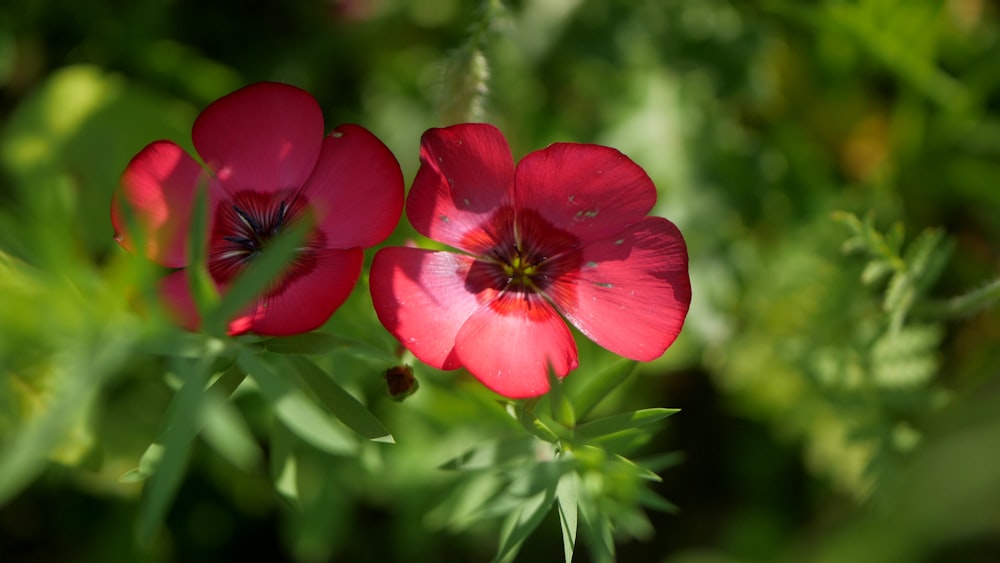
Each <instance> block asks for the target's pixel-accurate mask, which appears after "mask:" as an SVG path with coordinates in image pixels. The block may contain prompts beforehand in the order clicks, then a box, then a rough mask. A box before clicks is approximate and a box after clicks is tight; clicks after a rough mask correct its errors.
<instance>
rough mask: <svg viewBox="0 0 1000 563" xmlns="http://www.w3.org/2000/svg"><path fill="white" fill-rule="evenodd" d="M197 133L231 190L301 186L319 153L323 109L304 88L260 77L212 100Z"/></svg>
mask: <svg viewBox="0 0 1000 563" xmlns="http://www.w3.org/2000/svg"><path fill="white" fill-rule="evenodd" d="M192 138H193V139H194V146H195V148H196V149H197V150H198V154H200V155H201V157H202V158H203V159H204V160H205V163H206V164H208V166H209V167H210V168H211V169H212V170H214V171H215V175H216V177H217V178H218V179H219V181H220V182H221V184H222V185H223V186H225V187H226V189H227V190H229V191H230V192H231V193H235V192H237V191H241V190H251V191H257V192H270V191H274V190H282V189H287V188H299V187H301V186H302V184H303V183H305V181H306V179H307V178H308V177H309V174H311V173H312V170H313V167H314V166H315V165H316V159H317V158H319V153H320V145H321V144H322V141H323V113H322V111H321V110H320V108H319V104H317V103H316V100H315V99H313V97H312V96H311V95H309V93H308V92H306V91H305V90H301V89H299V88H296V87H294V86H290V85H288V84H278V83H274V82H261V83H257V84H251V85H250V86H247V87H245V88H242V89H240V90H237V91H235V92H233V93H232V94H229V95H227V96H223V97H222V98H219V99H218V100H216V101H214V102H212V104H210V105H209V106H208V107H207V108H205V110H204V111H202V112H201V115H199V116H198V119H197V120H195V122H194V131H193V133H192Z"/></svg>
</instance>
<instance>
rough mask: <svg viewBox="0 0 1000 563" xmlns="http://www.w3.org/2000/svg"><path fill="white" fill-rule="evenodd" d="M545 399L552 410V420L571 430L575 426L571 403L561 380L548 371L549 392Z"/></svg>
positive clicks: (574, 413)
mask: <svg viewBox="0 0 1000 563" xmlns="http://www.w3.org/2000/svg"><path fill="white" fill-rule="evenodd" d="M546 397H548V400H549V407H550V408H551V410H552V419H553V420H555V421H556V422H558V423H559V424H562V425H563V426H565V427H566V428H573V426H575V425H576V412H574V410H573V403H571V402H570V400H569V397H567V396H566V392H565V390H564V388H563V380H561V379H559V378H558V377H556V375H555V373H553V372H552V370H549V392H548V394H547V395H546Z"/></svg>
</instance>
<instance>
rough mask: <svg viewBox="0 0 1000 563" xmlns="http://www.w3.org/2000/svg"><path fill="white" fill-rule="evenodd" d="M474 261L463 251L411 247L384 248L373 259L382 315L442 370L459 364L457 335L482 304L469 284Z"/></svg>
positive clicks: (425, 359)
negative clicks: (441, 250) (460, 252)
mask: <svg viewBox="0 0 1000 563" xmlns="http://www.w3.org/2000/svg"><path fill="white" fill-rule="evenodd" d="M473 262H474V260H473V259H472V258H471V257H468V256H465V255H462V254H456V253H453V252H433V251H430V250H422V249H418V248H407V247H387V248H383V249H381V250H379V251H378V252H377V253H376V254H375V259H374V260H373V261H372V267H371V293H372V303H373V304H374V305H375V313H376V314H377V315H378V318H379V320H380V321H382V324H383V325H384V326H385V328H386V330H388V331H389V332H390V333H391V334H392V335H393V336H395V337H396V338H397V339H398V340H399V341H400V342H401V343H402V344H403V345H404V346H406V347H407V348H408V349H409V350H410V351H411V352H413V355H415V356H416V357H417V358H419V359H420V360H421V361H422V362H424V363H426V364H428V365H431V366H434V367H436V368H438V369H455V368H457V367H459V366H460V364H459V363H458V358H457V357H456V355H455V351H454V348H455V336H456V335H457V334H458V331H459V329H461V327H462V325H463V324H464V323H465V321H466V320H467V319H468V318H469V316H470V315H472V313H473V312H474V311H475V310H476V309H478V308H479V306H480V300H479V298H478V296H477V294H476V292H475V291H470V289H469V287H467V278H468V274H469V269H470V268H471V267H472V264H473Z"/></svg>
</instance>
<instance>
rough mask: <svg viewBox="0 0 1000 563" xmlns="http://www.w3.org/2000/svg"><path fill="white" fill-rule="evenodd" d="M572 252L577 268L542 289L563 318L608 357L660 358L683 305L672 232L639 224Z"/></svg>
mask: <svg viewBox="0 0 1000 563" xmlns="http://www.w3.org/2000/svg"><path fill="white" fill-rule="evenodd" d="M579 252H580V254H581V255H580V256H577V257H576V259H577V260H580V262H579V263H580V264H581V265H582V266H581V267H580V269H579V270H577V271H576V272H575V273H570V274H566V275H564V276H562V277H561V278H560V279H558V280H555V282H554V283H553V284H552V286H550V287H549V288H547V290H546V293H547V294H548V295H549V297H550V298H551V299H552V300H553V302H554V303H555V304H556V306H557V307H558V308H559V309H560V311H561V312H562V313H563V315H565V316H566V318H567V319H569V321H570V322H571V323H573V325H575V326H576V327H577V328H578V329H580V331H581V332H583V333H584V334H585V335H587V337H588V338H590V339H591V340H593V341H594V342H596V343H598V344H600V345H601V346H603V347H605V348H607V349H608V350H611V351H612V352H614V353H616V354H619V355H622V356H625V357H627V358H632V359H634V360H639V361H650V360H653V359H656V358H658V357H659V356H660V355H662V354H663V352H664V351H665V350H666V349H667V348H668V347H669V346H670V345H671V344H672V343H673V341H674V339H675V338H677V335H678V334H679V333H680V331H681V327H682V326H683V325H684V318H685V316H686V315H687V311H688V307H689V306H690V304H691V282H690V280H689V279H688V255H687V247H686V246H685V244H684V238H683V237H682V236H681V233H680V231H678V230H677V227H675V226H674V224H673V223H671V222H670V221H668V220H666V219H664V218H662V217H647V218H646V219H644V220H643V221H640V222H639V223H638V224H636V225H634V226H632V227H630V228H629V229H627V230H626V231H623V232H621V233H619V234H617V235H616V236H614V237H611V238H608V239H605V240H601V241H597V242H593V243H590V244H588V245H586V246H584V247H583V248H582V249H581V250H580V251H579ZM570 258H571V257H570V256H567V257H566V258H563V259H570Z"/></svg>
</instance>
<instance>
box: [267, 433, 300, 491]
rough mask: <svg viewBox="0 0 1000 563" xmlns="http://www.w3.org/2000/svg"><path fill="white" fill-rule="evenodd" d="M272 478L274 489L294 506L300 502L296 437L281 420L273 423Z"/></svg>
mask: <svg viewBox="0 0 1000 563" xmlns="http://www.w3.org/2000/svg"><path fill="white" fill-rule="evenodd" d="M270 446H271V448H270V450H271V451H270V461H271V463H270V467H271V480H272V481H274V489H275V490H276V491H278V493H279V494H280V495H281V496H282V497H284V498H285V500H287V501H288V502H290V503H292V505H293V506H298V504H299V480H298V460H297V459H296V457H295V437H294V436H293V435H292V433H291V432H289V430H288V428H287V427H285V425H284V424H282V423H281V421H278V420H276V421H274V424H272V425H271V440H270Z"/></svg>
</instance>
